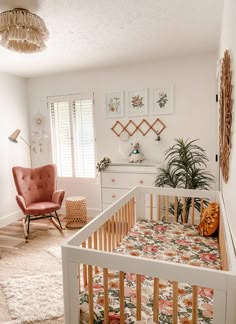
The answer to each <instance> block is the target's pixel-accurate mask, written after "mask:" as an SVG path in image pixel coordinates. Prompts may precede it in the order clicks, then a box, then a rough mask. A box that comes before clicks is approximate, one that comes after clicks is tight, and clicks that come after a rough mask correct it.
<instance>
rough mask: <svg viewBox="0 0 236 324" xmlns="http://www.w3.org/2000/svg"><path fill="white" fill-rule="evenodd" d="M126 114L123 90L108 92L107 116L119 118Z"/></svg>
mask: <svg viewBox="0 0 236 324" xmlns="http://www.w3.org/2000/svg"><path fill="white" fill-rule="evenodd" d="M122 116H124V95H123V91H117V92H109V93H106V117H107V118H113V117H114V118H117V117H122Z"/></svg>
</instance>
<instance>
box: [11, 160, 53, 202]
mask: <svg viewBox="0 0 236 324" xmlns="http://www.w3.org/2000/svg"><path fill="white" fill-rule="evenodd" d="M12 171H13V176H14V180H15V184H16V189H17V192H18V195H21V196H22V197H23V198H24V200H25V205H26V206H28V205H30V204H33V203H36V202H41V201H52V195H53V192H54V191H55V190H56V166H55V165H54V164H48V165H44V166H42V167H39V168H34V169H31V168H22V167H13V169H12Z"/></svg>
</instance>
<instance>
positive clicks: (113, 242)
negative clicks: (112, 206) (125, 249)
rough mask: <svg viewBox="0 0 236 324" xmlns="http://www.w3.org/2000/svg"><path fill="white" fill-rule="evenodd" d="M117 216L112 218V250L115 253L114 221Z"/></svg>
mask: <svg viewBox="0 0 236 324" xmlns="http://www.w3.org/2000/svg"><path fill="white" fill-rule="evenodd" d="M114 217H115V215H113V216H112V219H111V239H112V241H111V250H112V251H113V250H114V248H115V221H114Z"/></svg>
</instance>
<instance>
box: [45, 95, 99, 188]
mask: <svg viewBox="0 0 236 324" xmlns="http://www.w3.org/2000/svg"><path fill="white" fill-rule="evenodd" d="M83 98H84V100H92V122H93V140H94V177H76V176H75V174H76V171H75V164H76V163H75V147H76V144H75V143H76V140H75V137H76V136H75V129H76V127H75V121H74V120H73V118H74V117H73V101H74V102H75V101H79V100H83ZM57 102H69V116H70V117H69V118H70V119H69V125H70V132H71V137H70V141H71V158H72V176H61V175H60V176H58V178H60V179H63V181H66V182H68V183H70V182H73V183H92V184H97V183H98V179H97V172H96V156H97V154H96V131H95V102H94V93H93V92H92V93H91V92H90V93H89V92H88V93H76V94H69V95H58V96H48V97H47V108H48V116H49V121H50V123H49V124H50V125H49V131H50V139H51V145H50V147H51V160H52V162H53V163H56V162H55V161H54V152H53V151H54V150H53V147H54V140H53V137H54V135H53V126H52V115H51V104H53V103H57Z"/></svg>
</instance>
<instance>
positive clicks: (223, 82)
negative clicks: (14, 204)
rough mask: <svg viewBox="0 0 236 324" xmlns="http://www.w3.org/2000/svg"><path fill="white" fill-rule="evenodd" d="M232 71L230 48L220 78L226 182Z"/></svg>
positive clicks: (227, 174)
mask: <svg viewBox="0 0 236 324" xmlns="http://www.w3.org/2000/svg"><path fill="white" fill-rule="evenodd" d="M232 88H233V86H232V71H231V58H230V53H229V51H228V50H226V51H225V52H224V58H223V61H222V66H221V78H220V105H219V109H220V111H219V117H220V129H219V136H220V138H219V142H220V167H221V171H222V176H223V179H224V182H225V183H227V182H228V179H229V156H230V150H231V125H232V106H233V100H232Z"/></svg>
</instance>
